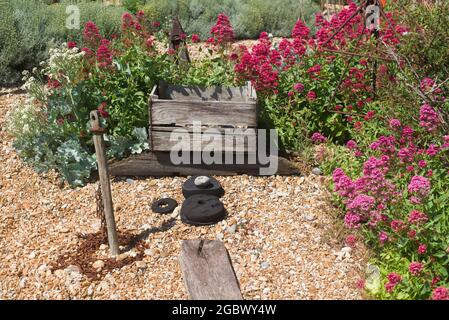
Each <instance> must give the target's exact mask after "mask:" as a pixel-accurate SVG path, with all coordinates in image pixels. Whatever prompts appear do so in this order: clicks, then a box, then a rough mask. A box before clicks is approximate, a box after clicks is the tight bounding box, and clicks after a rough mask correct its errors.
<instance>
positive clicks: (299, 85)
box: [293, 83, 304, 92]
mask: <svg viewBox="0 0 449 320" xmlns="http://www.w3.org/2000/svg"><path fill="white" fill-rule="evenodd" d="M293 89H295V91H297V92H303V91H304V85H303V84H302V83H295V85H294V86H293Z"/></svg>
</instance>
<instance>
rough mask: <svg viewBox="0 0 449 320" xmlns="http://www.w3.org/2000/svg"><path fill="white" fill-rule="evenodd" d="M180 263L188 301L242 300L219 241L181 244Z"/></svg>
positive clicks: (187, 241)
mask: <svg viewBox="0 0 449 320" xmlns="http://www.w3.org/2000/svg"><path fill="white" fill-rule="evenodd" d="M179 262H180V265H181V271H182V277H183V279H184V284H185V286H186V289H187V292H188V294H189V297H190V299H192V300H242V299H243V297H242V294H241V292H240V287H239V284H238V281H237V278H236V276H235V273H234V269H233V268H232V264H231V261H230V259H229V255H228V251H227V250H226V248H225V246H224V245H223V243H222V242H221V241H216V240H215V241H212V240H200V239H197V240H184V241H182V243H181V254H180V256H179Z"/></svg>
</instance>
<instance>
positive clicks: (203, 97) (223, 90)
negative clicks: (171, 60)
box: [159, 81, 255, 102]
mask: <svg viewBox="0 0 449 320" xmlns="http://www.w3.org/2000/svg"><path fill="white" fill-rule="evenodd" d="M250 88H251V87H250V85H247V86H244V87H223V86H213V87H203V86H180V85H168V84H167V83H165V82H164V81H161V82H160V83H159V96H160V98H161V99H168V100H191V101H232V102H249V100H248V97H251V98H253V99H254V98H255V95H254V93H255V92H252V91H251V89H250Z"/></svg>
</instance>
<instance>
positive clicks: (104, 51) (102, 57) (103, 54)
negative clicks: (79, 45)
mask: <svg viewBox="0 0 449 320" xmlns="http://www.w3.org/2000/svg"><path fill="white" fill-rule="evenodd" d="M109 44H110V42H109V40H107V39H102V40H101V44H100V46H99V47H98V50H97V61H98V63H99V65H100V67H107V66H109V65H111V64H112V52H111V51H110V50H109Z"/></svg>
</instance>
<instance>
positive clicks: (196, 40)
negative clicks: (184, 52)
mask: <svg viewBox="0 0 449 320" xmlns="http://www.w3.org/2000/svg"><path fill="white" fill-rule="evenodd" d="M191 40H192V42H193V43H198V42H200V41H201V40H200V36H199V35H197V34H192V37H191Z"/></svg>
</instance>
